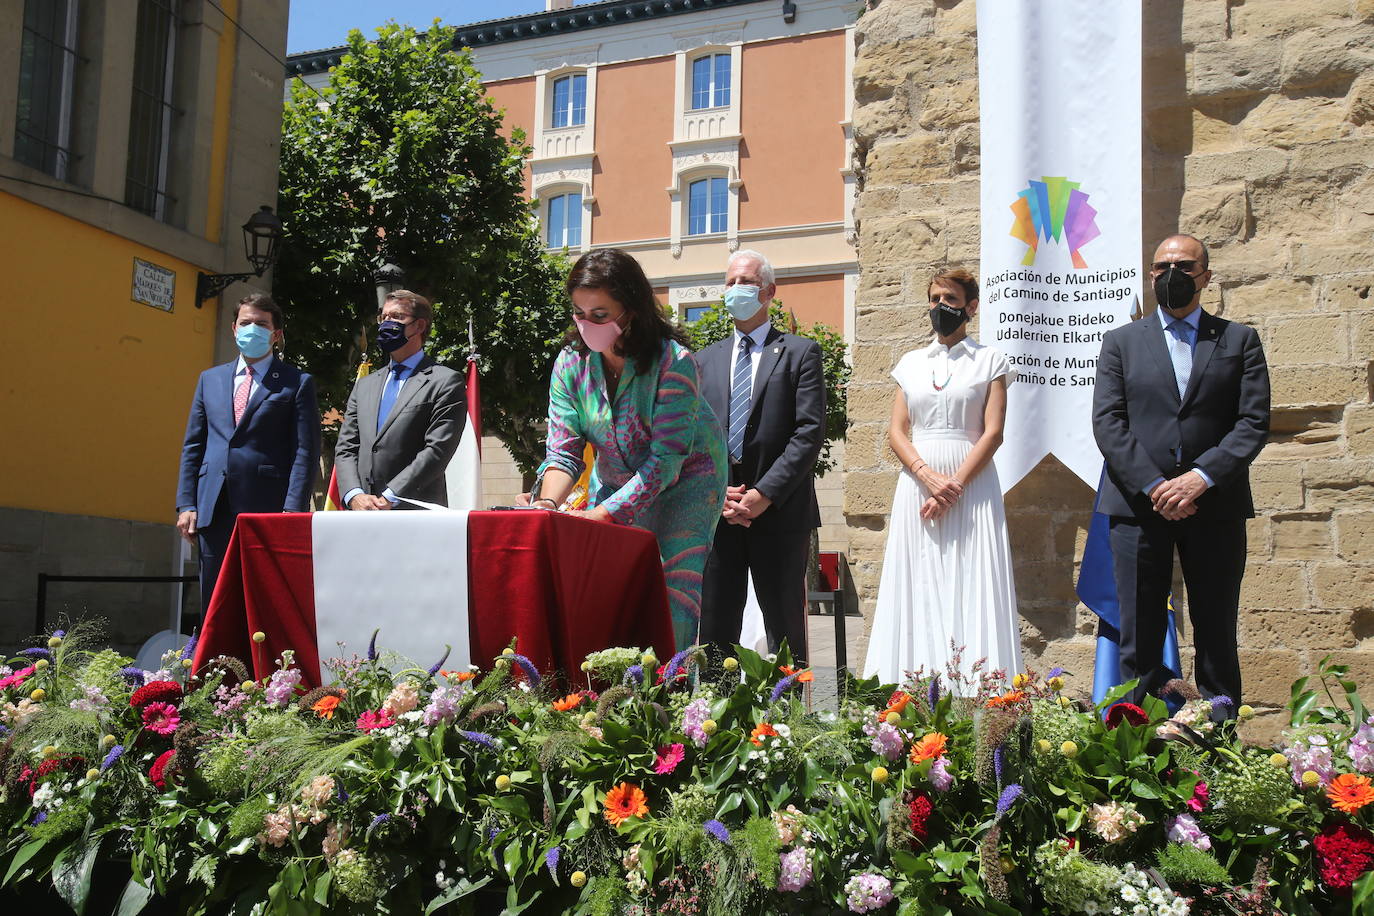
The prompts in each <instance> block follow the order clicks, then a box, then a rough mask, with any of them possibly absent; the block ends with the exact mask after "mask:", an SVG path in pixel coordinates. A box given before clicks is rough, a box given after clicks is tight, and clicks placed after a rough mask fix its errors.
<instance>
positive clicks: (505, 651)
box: [501, 646, 515, 655]
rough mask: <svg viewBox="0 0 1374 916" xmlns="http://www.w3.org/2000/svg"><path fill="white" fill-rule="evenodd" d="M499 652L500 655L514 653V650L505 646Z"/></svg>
mask: <svg viewBox="0 0 1374 916" xmlns="http://www.w3.org/2000/svg"><path fill="white" fill-rule="evenodd" d="M501 654H502V655H514V654H515V650H514V649H512V648H511V647H510V646H506V647H505V648H504V649H502V650H501Z"/></svg>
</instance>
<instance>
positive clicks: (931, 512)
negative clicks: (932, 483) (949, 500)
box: [921, 496, 949, 522]
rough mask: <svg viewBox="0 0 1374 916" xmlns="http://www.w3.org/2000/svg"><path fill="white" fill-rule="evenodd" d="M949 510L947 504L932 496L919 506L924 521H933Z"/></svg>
mask: <svg viewBox="0 0 1374 916" xmlns="http://www.w3.org/2000/svg"><path fill="white" fill-rule="evenodd" d="M948 511H949V506H948V505H946V504H944V503H941V502H940V501H939V500H937V499H936V498H935V497H934V496H932V497H930V498H929V499H927V500H926V501H925V504H924V505H922V506H921V518H923V519H925V520H926V521H932V522H933V521H935V520H937V519H939V518H940V517H942V516H943V515H944V514H945V513H946V512H948Z"/></svg>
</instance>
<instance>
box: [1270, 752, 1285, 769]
mask: <svg viewBox="0 0 1374 916" xmlns="http://www.w3.org/2000/svg"><path fill="white" fill-rule="evenodd" d="M1269 762H1270V763H1272V764H1273V765H1274V766H1275V767H1277V768H1278V769H1280V770H1281V769H1283V768H1284V767H1286V766H1288V758H1287V757H1285V756H1283V755H1282V754H1279V753H1273V754H1270V755H1269Z"/></svg>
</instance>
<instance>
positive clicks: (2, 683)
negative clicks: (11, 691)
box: [0, 665, 33, 690]
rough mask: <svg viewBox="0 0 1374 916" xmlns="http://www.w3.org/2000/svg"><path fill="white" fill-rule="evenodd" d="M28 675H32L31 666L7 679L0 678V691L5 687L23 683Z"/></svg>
mask: <svg viewBox="0 0 1374 916" xmlns="http://www.w3.org/2000/svg"><path fill="white" fill-rule="evenodd" d="M30 674H33V665H29V666H28V667H27V668H21V669H19V670H18V671H16V672H14V673H13V674H11V675H10V676H9V677H4V678H0V690H4V689H5V688H6V687H16V686H18V685H19V684H22V683H24V681H25V680H27V679H28V676H29V675H30Z"/></svg>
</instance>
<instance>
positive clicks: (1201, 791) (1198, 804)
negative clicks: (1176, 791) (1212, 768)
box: [1183, 780, 1207, 811]
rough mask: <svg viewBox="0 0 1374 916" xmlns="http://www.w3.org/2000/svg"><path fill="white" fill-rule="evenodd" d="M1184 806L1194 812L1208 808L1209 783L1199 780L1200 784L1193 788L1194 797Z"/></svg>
mask: <svg viewBox="0 0 1374 916" xmlns="http://www.w3.org/2000/svg"><path fill="white" fill-rule="evenodd" d="M1183 804H1184V805H1186V806H1187V807H1188V808H1190V809H1192V810H1193V811H1201V810H1202V809H1203V808H1205V807H1207V783H1205V782H1202V781H1201V780H1198V784H1197V785H1196V786H1194V787H1193V797H1192V798H1190V799H1188V800H1187V801H1186V802H1184V803H1183Z"/></svg>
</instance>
